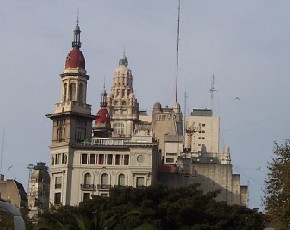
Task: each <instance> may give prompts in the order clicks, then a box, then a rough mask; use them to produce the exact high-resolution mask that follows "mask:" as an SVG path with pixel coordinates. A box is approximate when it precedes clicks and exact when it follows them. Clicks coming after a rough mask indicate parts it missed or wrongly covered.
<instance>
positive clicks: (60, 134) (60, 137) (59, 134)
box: [56, 127, 63, 142]
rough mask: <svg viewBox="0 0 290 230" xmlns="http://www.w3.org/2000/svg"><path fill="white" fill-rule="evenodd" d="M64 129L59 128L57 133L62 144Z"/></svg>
mask: <svg viewBox="0 0 290 230" xmlns="http://www.w3.org/2000/svg"><path fill="white" fill-rule="evenodd" d="M62 131H63V130H62V127H59V128H57V131H56V136H57V137H56V138H57V140H58V141H59V142H62V135H63V132H62Z"/></svg>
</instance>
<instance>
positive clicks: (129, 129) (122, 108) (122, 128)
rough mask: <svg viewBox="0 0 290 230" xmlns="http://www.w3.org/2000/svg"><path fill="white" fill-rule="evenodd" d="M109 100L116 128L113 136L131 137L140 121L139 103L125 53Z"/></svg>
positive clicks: (114, 79)
mask: <svg viewBox="0 0 290 230" xmlns="http://www.w3.org/2000/svg"><path fill="white" fill-rule="evenodd" d="M107 102H108V111H109V114H110V116H111V123H112V128H113V129H114V131H113V137H131V136H132V133H133V129H134V125H135V123H136V121H138V111H139V104H138V102H137V99H136V98H135V95H134V90H133V75H132V71H131V70H130V69H129V68H128V59H127V57H126V56H125V55H124V56H123V58H121V59H120V61H119V66H118V67H117V68H116V69H115V73H114V78H113V86H112V88H111V92H110V94H109V95H108V99H107Z"/></svg>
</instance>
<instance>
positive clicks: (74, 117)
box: [47, 22, 94, 146]
mask: <svg viewBox="0 0 290 230" xmlns="http://www.w3.org/2000/svg"><path fill="white" fill-rule="evenodd" d="M80 34H81V30H80V27H79V25H78V22H77V25H76V28H75V30H74V39H73V42H72V49H71V51H70V52H69V53H68V55H67V57H66V60H65V67H64V72H63V73H62V74H60V77H61V82H62V87H61V100H60V102H59V103H57V104H56V105H55V113H54V114H48V115H47V117H49V118H50V119H52V120H53V133H52V146H55V145H56V146H58V145H63V144H64V143H69V142H70V143H81V142H83V141H85V140H90V138H91V131H92V125H91V121H92V120H93V119H94V116H91V105H88V104H87V103H86V95H87V81H88V80H89V76H88V75H87V71H86V69H85V58H84V55H83V53H82V51H81V50H80V48H81V41H80Z"/></svg>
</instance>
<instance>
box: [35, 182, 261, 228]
mask: <svg viewBox="0 0 290 230" xmlns="http://www.w3.org/2000/svg"><path fill="white" fill-rule="evenodd" d="M217 194H218V191H217V192H210V193H207V194H203V193H202V191H201V190H200V189H198V186H197V185H190V186H188V187H181V188H168V187H166V186H164V185H161V184H157V185H153V186H149V187H142V188H132V187H114V188H112V189H111V191H110V196H109V197H101V196H94V198H93V199H91V200H89V201H84V202H82V203H80V205H79V206H78V207H69V206H60V207H55V208H54V209H51V210H49V212H46V213H44V214H43V215H42V216H41V217H40V219H41V223H42V224H45V225H46V226H50V227H51V228H50V229H67V230H68V229H69V230H81V229H88V230H90V229H92V230H93V229H94V230H96V229H97V230H105V229H106V230H113V229H118V230H131V229H136V230H137V229H139V230H143V229H144V230H145V229H148V230H162V229H170V230H183V229H184V230H185V229H186V230H190V229H191V230H224V229H227V230H237V229H240V230H252V229H255V230H259V229H261V230H262V229H263V215H262V214H261V213H257V210H252V209H248V208H246V207H242V206H238V205H233V206H230V205H227V204H226V203H225V202H217V201H216V200H215V197H216V196H217ZM41 223H39V225H40V224H41ZM42 226H43V225H42ZM39 227H41V226H39ZM38 229H45V228H38ZM46 229H49V228H46Z"/></svg>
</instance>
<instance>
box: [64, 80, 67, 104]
mask: <svg viewBox="0 0 290 230" xmlns="http://www.w3.org/2000/svg"><path fill="white" fill-rule="evenodd" d="M66 94H67V83H64V85H63V101H66Z"/></svg>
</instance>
